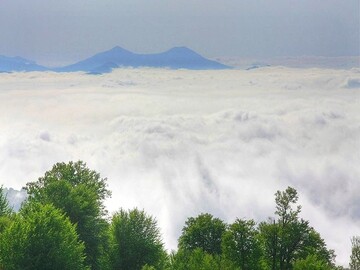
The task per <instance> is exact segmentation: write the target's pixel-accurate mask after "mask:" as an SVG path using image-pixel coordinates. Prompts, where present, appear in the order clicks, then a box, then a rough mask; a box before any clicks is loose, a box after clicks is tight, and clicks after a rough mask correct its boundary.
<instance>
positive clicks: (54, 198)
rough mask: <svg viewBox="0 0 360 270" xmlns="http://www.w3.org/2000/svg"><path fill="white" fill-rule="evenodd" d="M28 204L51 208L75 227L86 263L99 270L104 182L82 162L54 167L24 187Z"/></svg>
mask: <svg viewBox="0 0 360 270" xmlns="http://www.w3.org/2000/svg"><path fill="white" fill-rule="evenodd" d="M26 191H27V193H28V195H29V199H28V200H29V201H30V202H39V203H42V204H48V203H50V204H53V205H54V206H55V207H56V208H59V209H61V210H63V211H64V213H65V214H66V215H67V216H68V217H69V218H70V220H71V222H72V223H73V224H77V232H78V234H79V237H80V240H82V241H83V242H84V244H85V251H86V262H87V264H88V265H90V266H91V268H92V269H103V268H104V267H105V266H104V265H103V261H104V260H103V256H104V254H105V251H104V249H105V245H106V242H107V239H106V236H107V235H106V227H107V223H106V220H105V219H104V216H105V215H106V210H105V207H104V200H105V199H106V198H107V197H109V196H110V192H109V191H108V189H107V185H106V178H101V177H100V174H98V173H97V172H95V171H93V170H90V169H88V168H87V167H86V164H85V163H84V162H82V161H78V162H69V163H57V164H55V165H54V166H53V168H52V169H51V170H50V171H47V172H46V173H45V175H44V176H43V177H40V178H39V179H38V181H36V182H30V183H28V184H27V185H26Z"/></svg>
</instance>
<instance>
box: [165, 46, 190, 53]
mask: <svg viewBox="0 0 360 270" xmlns="http://www.w3.org/2000/svg"><path fill="white" fill-rule="evenodd" d="M167 52H171V53H195V52H194V51H193V50H191V49H189V48H188V47H185V46H180V47H173V48H171V49H170V50H168V51H167Z"/></svg>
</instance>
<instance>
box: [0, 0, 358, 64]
mask: <svg viewBox="0 0 360 270" xmlns="http://www.w3.org/2000/svg"><path fill="white" fill-rule="evenodd" d="M359 3H360V2H359V1H358V0H345V1H344V0H326V1H324V0H301V1H300V0H272V1H269V0H222V1H218V0H186V1H180V0H126V1H125V0H101V1H100V0H63V1H55V0H31V1H29V0H1V1H0V40H1V43H0V55H8V56H23V57H26V58H30V59H32V60H36V61H37V62H39V63H41V64H47V65H52V66H54V65H62V64H68V63H72V62H74V61H77V60H81V59H84V58H86V57H88V56H91V55H93V54H95V53H97V52H99V51H104V50H107V49H110V48H112V47H114V46H116V45H119V46H122V47H124V48H126V49H129V50H131V51H134V52H140V53H152V52H161V51H164V50H167V49H169V48H171V47H174V46H187V47H190V48H192V49H194V50H196V51H198V52H199V53H201V54H202V55H204V56H206V57H210V58H214V57H256V58H262V57H267V58H268V57H279V56H304V55H305V56H354V55H355V56H357V55H359V54H360V52H359V50H360V29H359V28H360V7H359V5H360V4H359Z"/></svg>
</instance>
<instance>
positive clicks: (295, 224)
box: [259, 187, 334, 270]
mask: <svg viewBox="0 0 360 270" xmlns="http://www.w3.org/2000/svg"><path fill="white" fill-rule="evenodd" d="M297 201H298V195H297V191H296V190H295V189H294V188H291V187H288V188H287V189H286V190H285V191H283V192H281V191H277V192H276V193H275V202H276V211H275V214H277V216H278V219H277V220H270V222H262V223H260V225H259V229H260V232H261V237H262V241H263V246H264V252H265V257H266V259H267V264H268V265H269V268H270V269H272V270H278V269H279V270H291V269H293V264H294V262H295V261H296V260H305V259H306V258H307V257H308V256H309V255H315V256H316V257H317V258H318V259H319V260H322V261H324V262H326V263H327V264H328V266H329V267H331V266H333V260H334V254H333V251H331V250H328V249H327V248H326V245H325V242H324V240H323V239H321V237H320V235H319V234H318V233H317V232H316V231H315V230H314V229H313V228H311V227H310V226H309V222H308V221H305V220H303V219H300V218H299V213H300V211H301V206H296V205H295V204H296V203H297ZM294 206H295V207H294Z"/></svg>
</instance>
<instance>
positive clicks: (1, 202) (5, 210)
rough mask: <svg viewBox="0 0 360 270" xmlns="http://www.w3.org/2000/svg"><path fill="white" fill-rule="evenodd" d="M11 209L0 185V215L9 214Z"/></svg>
mask: <svg viewBox="0 0 360 270" xmlns="http://www.w3.org/2000/svg"><path fill="white" fill-rule="evenodd" d="M11 212H12V210H11V208H10V206H9V202H8V200H7V198H6V195H5V191H4V188H3V186H0V217H3V216H9V215H10V214H11Z"/></svg>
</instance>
